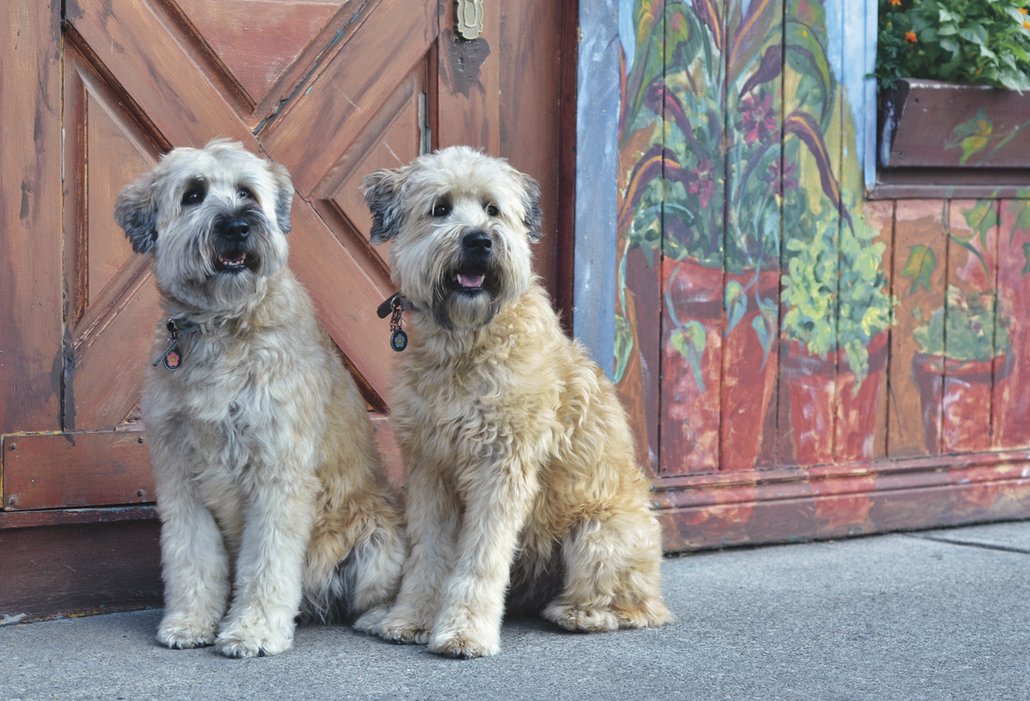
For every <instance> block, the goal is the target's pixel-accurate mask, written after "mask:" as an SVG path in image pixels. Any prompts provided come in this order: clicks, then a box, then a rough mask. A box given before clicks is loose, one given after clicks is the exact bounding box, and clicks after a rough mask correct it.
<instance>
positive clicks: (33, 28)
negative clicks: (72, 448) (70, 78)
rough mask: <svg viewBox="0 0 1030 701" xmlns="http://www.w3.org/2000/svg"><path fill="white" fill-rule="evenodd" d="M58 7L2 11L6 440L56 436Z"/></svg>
mask: <svg viewBox="0 0 1030 701" xmlns="http://www.w3.org/2000/svg"><path fill="white" fill-rule="evenodd" d="M60 22H61V3H60V2H57V1H56V0H54V1H53V2H18V3H4V4H3V7H2V9H0V65H2V66H3V70H0V121H2V123H3V124H4V144H3V182H4V187H3V189H2V191H0V251H2V252H3V255H2V256H0V300H3V302H2V304H0V433H5V432H11V431H24V430H54V429H58V428H60V424H59V421H60V417H59V413H60V392H61V387H60V380H61V372H60V366H61V363H60V357H61V338H62V334H63V327H62V314H63V310H62V304H63V300H62V281H61V266H60V265H59V264H56V263H55V261H57V260H59V258H58V256H59V251H60V250H61V228H62V227H61V209H60V207H58V206H55V203H58V202H60V201H61V102H62V101H61V63H60V46H61V25H60Z"/></svg>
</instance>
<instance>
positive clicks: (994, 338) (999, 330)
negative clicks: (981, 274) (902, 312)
mask: <svg viewBox="0 0 1030 701" xmlns="http://www.w3.org/2000/svg"><path fill="white" fill-rule="evenodd" d="M995 306H996V304H995V299H994V296H993V295H989V294H979V293H969V292H962V291H961V290H959V289H958V288H957V287H955V286H954V285H949V286H948V299H947V304H946V305H945V306H944V307H939V308H938V309H936V310H934V312H933V313H932V314H931V315H930V318H929V320H927V321H926V322H925V323H924V324H922V325H920V326H918V327H916V330H915V331H914V334H913V335H914V336H915V339H916V343H918V344H919V349H920V350H921V351H922V352H924V353H929V354H931V355H940V356H946V357H948V358H951V359H953V360H964V361H968V360H981V361H982V360H990V359H992V358H995V357H998V356H1000V355H1003V354H1005V353H1007V352H1008V350H1009V334H1008V329H1007V328H1006V325H1005V323H1004V320H1002V319H1001V318H999V316H998V314H997V313H996V309H995Z"/></svg>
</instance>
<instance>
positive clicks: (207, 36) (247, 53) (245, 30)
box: [176, 0, 345, 102]
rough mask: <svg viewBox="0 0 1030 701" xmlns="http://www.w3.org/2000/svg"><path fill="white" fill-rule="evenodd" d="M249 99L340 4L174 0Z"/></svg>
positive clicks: (259, 94)
mask: <svg viewBox="0 0 1030 701" xmlns="http://www.w3.org/2000/svg"><path fill="white" fill-rule="evenodd" d="M176 4H177V5H178V6H179V8H180V9H181V10H182V12H183V13H184V14H185V16H186V17H187V18H188V20H189V22H190V23H191V24H192V25H193V26H194V27H195V28H196V30H197V31H198V32H199V33H200V34H201V36H203V38H204V40H205V41H206V42H207V43H208V45H209V46H210V47H211V49H212V51H213V52H214V53H215V54H216V55H217V56H218V58H219V60H220V61H221V62H222V63H223V64H224V65H225V67H226V68H227V69H228V70H229V72H230V73H232V75H233V77H234V78H235V79H236V80H237V81H238V82H239V84H240V86H241V87H242V88H243V89H244V91H246V93H247V95H248V97H250V99H251V101H253V102H258V101H260V100H262V99H263V98H264V97H265V96H266V95H268V92H269V90H270V89H271V88H272V86H273V85H274V84H275V82H276V81H277V80H278V79H279V77H280V76H281V75H282V74H283V73H284V72H285V71H286V69H287V68H289V67H290V66H291V65H292V64H293V63H294V61H296V60H297V58H298V57H299V56H300V54H301V52H303V50H304V49H305V48H307V46H308V45H309V44H310V43H311V41H312V40H313V39H314V38H315V37H316V36H317V35H318V34H319V32H320V31H321V30H322V29H323V27H325V25H326V23H327V22H328V21H329V20H330V18H332V16H333V15H334V14H335V13H336V11H337V10H339V9H340V7H341V6H343V5H344V4H345V0H306V1H300V0H292V1H291V2H282V1H281V0H220V1H219V2H210V1H209V0H176Z"/></svg>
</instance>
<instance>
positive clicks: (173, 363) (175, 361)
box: [164, 349, 182, 370]
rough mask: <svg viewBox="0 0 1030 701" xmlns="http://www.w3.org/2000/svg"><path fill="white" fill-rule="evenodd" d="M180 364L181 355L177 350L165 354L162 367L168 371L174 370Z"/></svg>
mask: <svg viewBox="0 0 1030 701" xmlns="http://www.w3.org/2000/svg"><path fill="white" fill-rule="evenodd" d="M181 363H182V355H180V354H179V351H177V350H174V349H173V350H170V351H168V352H167V353H166V354H165V359H164V365H165V367H166V368H168V369H169V370H174V369H175V368H177V367H179V365H180V364H181Z"/></svg>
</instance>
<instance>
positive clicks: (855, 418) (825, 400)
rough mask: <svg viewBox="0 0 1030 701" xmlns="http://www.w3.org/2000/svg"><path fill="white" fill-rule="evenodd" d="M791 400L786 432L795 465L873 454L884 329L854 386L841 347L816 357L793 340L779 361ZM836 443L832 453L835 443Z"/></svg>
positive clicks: (871, 344)
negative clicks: (859, 379) (858, 382)
mask: <svg viewBox="0 0 1030 701" xmlns="http://www.w3.org/2000/svg"><path fill="white" fill-rule="evenodd" d="M781 367H782V373H783V381H784V382H785V383H786V386H787V392H788V396H789V401H790V433H791V443H792V445H793V448H794V457H795V460H796V461H797V463H798V464H799V465H822V464H830V463H834V462H851V461H859V460H871V459H872V458H873V444H874V439H875V434H876V421H877V406H876V403H877V400H878V399H879V397H878V394H879V393H878V391H877V390H878V388H879V387H880V385H881V382H882V380H883V374H884V371H885V368H886V367H887V333H886V332H883V333H880V334H878V335H877V336H875V337H873V339H872V340H871V341H870V342H869V373H868V374H867V375H866V377H865V379H864V380H863V381H862V384H861V385H859V386H858V389H857V391H856V390H855V373H854V372H852V371H851V369H850V368H849V367H848V363H847V357H846V356H845V354H844V352H843V351H838V352H837V353H832V354H827V355H826V357H824V358H820V357H819V356H818V355H813V354H811V353H809V352H808V351H807V350H806V349H805V348H804V346H803V345H802V344H801V343H799V342H797V341H790V342H789V343H787V344H785V353H784V356H783V359H782V363H781ZM835 444H836V454H834V445H835Z"/></svg>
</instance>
